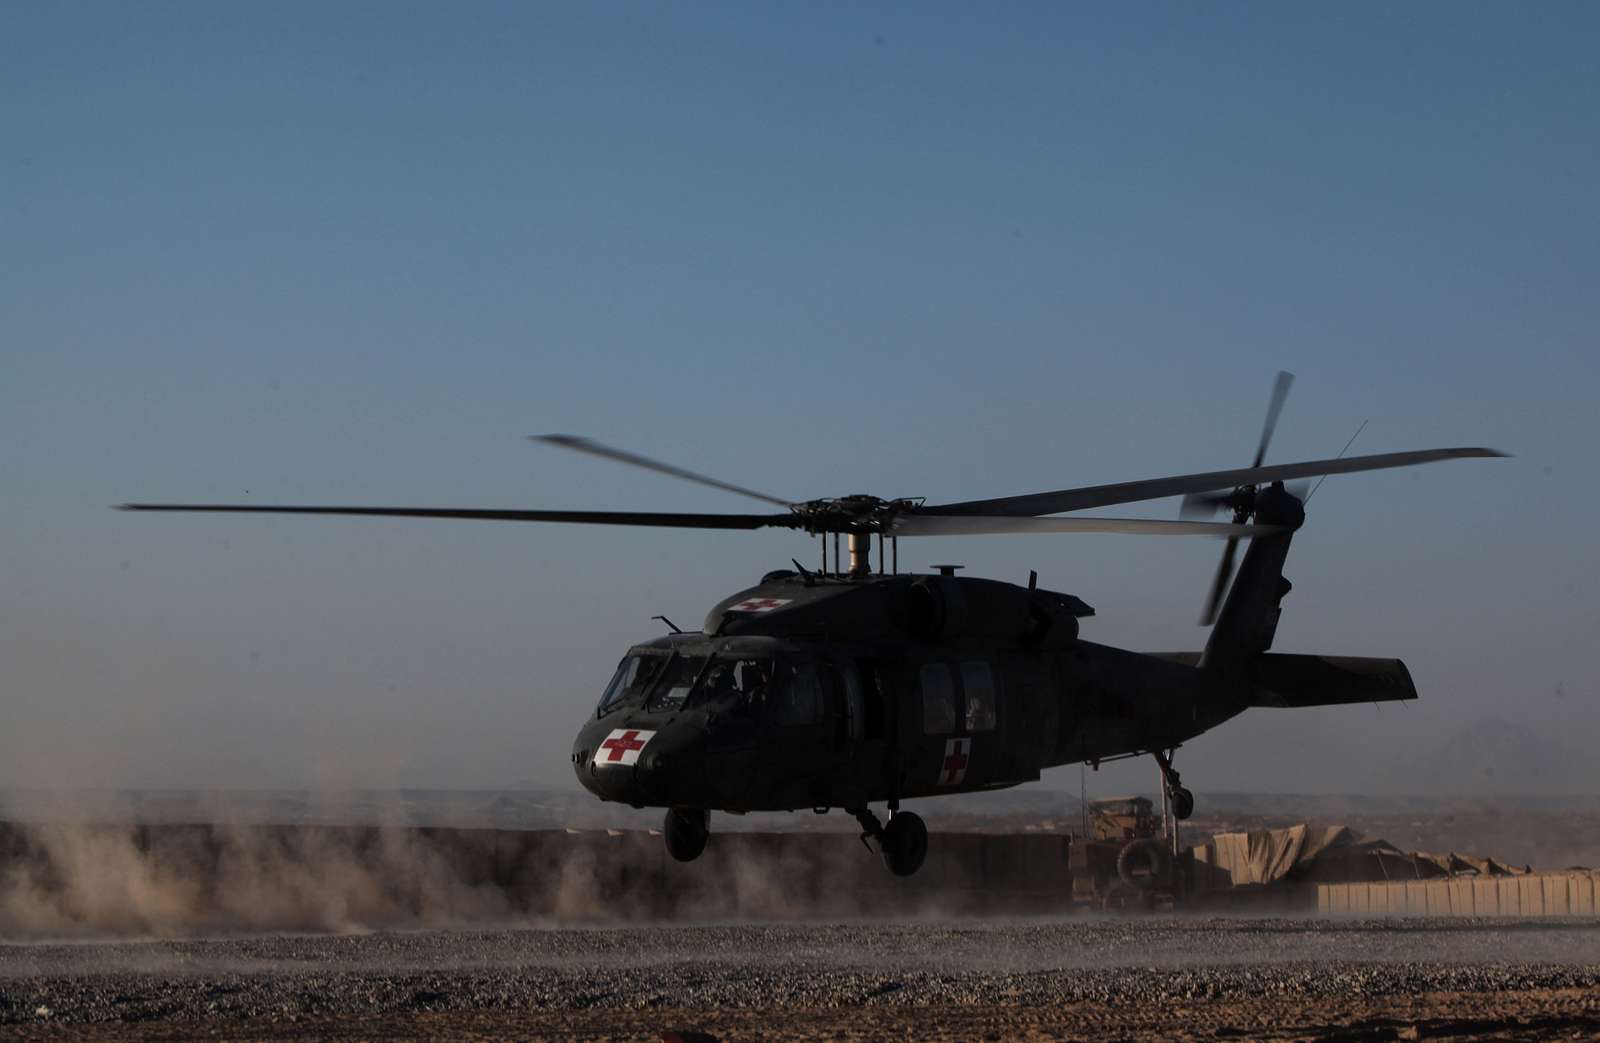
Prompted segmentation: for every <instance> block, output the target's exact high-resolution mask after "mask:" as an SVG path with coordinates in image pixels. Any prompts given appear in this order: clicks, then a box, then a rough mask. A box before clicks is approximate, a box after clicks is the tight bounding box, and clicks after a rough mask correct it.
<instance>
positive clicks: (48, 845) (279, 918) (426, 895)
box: [0, 823, 976, 939]
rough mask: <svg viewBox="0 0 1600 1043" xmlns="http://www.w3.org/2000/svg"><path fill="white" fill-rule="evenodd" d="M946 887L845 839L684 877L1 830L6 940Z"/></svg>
mask: <svg viewBox="0 0 1600 1043" xmlns="http://www.w3.org/2000/svg"><path fill="white" fill-rule="evenodd" d="M936 876H937V873H930V874H928V876H927V877H926V878H925V879H924V880H922V881H919V882H916V883H913V882H910V881H904V880H900V879H898V878H893V877H890V876H889V875H888V874H887V873H886V872H885V870H884V868H883V866H882V864H881V862H880V861H879V860H878V858H877V857H876V856H875V855H872V854H870V853H868V852H866V851H864V850H862V849H861V846H860V845H859V844H858V843H856V841H855V839H854V838H853V837H849V836H835V837H827V838H821V837H817V836H805V835H777V834H728V835H724V836H713V838H712V842H711V844H710V845H709V846H708V848H707V850H706V853H705V854H704V855H703V856H702V857H701V858H700V859H699V860H698V861H696V862H695V863H693V864H692V865H682V864H679V863H676V862H674V861H672V860H671V859H670V858H669V857H668V856H667V855H666V853H665V851H664V850H663V848H662V843H661V838H660V837H659V836H653V835H650V834H647V833H616V832H606V831H587V832H581V833H575V832H569V831H566V830H532V831H516V830H488V829H482V830H471V829H466V830H462V829H429V828H404V827H339V826H266V825H194V826H190V825H127V824H121V825H96V824H84V823H50V824H34V823H0V937H4V938H7V939H48V938H84V937H145V936H148V937H182V936H195V935H205V934H216V933H229V932H260V931H303V932H347V933H348V932H363V931H369V930H376V929H384V928H407V927H416V928H438V927H466V926H490V925H493V926H507V925H514V924H545V925H548V924H560V923H572V924H604V923H608V922H624V921H626V922H630V923H638V922H641V921H685V920H695V921H726V920H736V919H746V920H748V919H758V920H795V919H805V918H817V917H829V918H834V917H855V916H860V915H868V914H879V915H881V914H884V913H894V914H896V915H904V914H916V913H919V912H932V911H936V910H945V909H948V908H949V905H950V901H951V892H950V890H949V889H948V888H946V887H938V886H936V880H935V877H936ZM958 890H959V889H958ZM972 893H976V892H975V891H974V892H972Z"/></svg>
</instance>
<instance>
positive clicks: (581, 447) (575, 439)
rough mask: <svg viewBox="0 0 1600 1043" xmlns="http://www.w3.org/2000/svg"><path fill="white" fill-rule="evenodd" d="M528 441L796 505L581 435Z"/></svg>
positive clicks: (557, 436)
mask: <svg viewBox="0 0 1600 1043" xmlns="http://www.w3.org/2000/svg"><path fill="white" fill-rule="evenodd" d="M528 441H530V442H544V443H545V444H546V445H556V446H560V447H561V448H563V449H574V450H577V451H578V452H580V453H588V454H589V455H590V456H598V457H602V458H604V459H606V460H615V461H616V462H617V463H621V464H631V465H632V466H634V467H642V468H644V469H645V470H646V471H655V472H656V473H658V474H668V475H671V476H672V477H674V478H682V479H683V480H684V481H686V482H696V483H698V484H700V485H709V486H711V488H713V489H721V490H723V491H724V492H730V493H738V494H739V495H740V496H748V497H751V498H752V499H756V500H765V501H766V502H767V503H770V504H775V505H776V506H779V507H788V506H790V505H791V503H792V502H793V501H791V500H780V499H778V497H776V496H768V495H767V494H766V493H758V492H756V491H755V490H754V489H746V488H744V487H743V486H741V485H733V484H731V483H729V482H723V481H718V480H717V479H715V478H709V477H707V476H706V475H703V474H695V473H694V472H693V471H686V470H684V469H683V468H681V467H674V466H673V465H672V464H664V463H662V462H661V461H660V460H652V459H650V458H649V457H648V456H640V455H639V454H638V453H630V452H627V451H625V450H622V449H613V448H611V447H610V446H608V445H601V444H600V443H599V442H594V441H590V440H589V439H587V438H581V437H579V436H578V435H529V436H528Z"/></svg>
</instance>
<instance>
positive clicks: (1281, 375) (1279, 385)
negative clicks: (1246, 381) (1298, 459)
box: [1250, 369, 1294, 467]
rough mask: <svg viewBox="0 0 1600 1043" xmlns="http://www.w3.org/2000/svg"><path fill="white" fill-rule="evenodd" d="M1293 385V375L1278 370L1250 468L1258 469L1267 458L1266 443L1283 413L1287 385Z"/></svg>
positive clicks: (1287, 393)
mask: <svg viewBox="0 0 1600 1043" xmlns="http://www.w3.org/2000/svg"><path fill="white" fill-rule="evenodd" d="M1293 383H1294V374H1293V373H1289V372H1286V371H1284V370H1281V369H1280V370H1278V378H1277V379H1276V380H1274V381H1273V382H1272V399H1271V401H1269V402H1268V403H1267V423H1266V426H1265V427H1263V428H1262V429H1261V444H1260V445H1258V446H1256V458H1255V461H1254V462H1253V463H1251V465H1250V466H1251V467H1260V466H1261V461H1262V460H1264V459H1266V456H1267V443H1268V442H1270V441H1272V432H1273V431H1275V430H1277V427H1278V414H1279V413H1282V412H1283V400H1284V399H1286V398H1288V397H1289V385H1290V384H1293Z"/></svg>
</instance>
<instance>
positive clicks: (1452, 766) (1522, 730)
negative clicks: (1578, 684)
mask: <svg viewBox="0 0 1600 1043" xmlns="http://www.w3.org/2000/svg"><path fill="white" fill-rule="evenodd" d="M1381 782H1382V788H1383V789H1386V790H1388V791H1390V792H1398V793H1456V794H1472V795H1476V796H1488V795H1502V796H1513V795H1521V794H1558V793H1562V794H1570V793H1583V792H1587V793H1595V792H1600V760H1597V759H1596V758H1595V757H1594V756H1593V755H1591V754H1586V753H1582V752H1580V751H1578V750H1575V749H1573V748H1572V747H1570V746H1566V745H1563V744H1562V743H1559V742H1554V741H1552V740H1550V739H1546V738H1544V737H1542V736H1540V735H1537V734H1535V733H1534V732H1533V731H1531V730H1529V729H1528V728H1527V727H1525V726H1523V725H1520V724H1514V723H1512V722H1510V721H1506V720H1502V719H1500V718H1485V719H1483V720H1480V721H1478V722H1477V723H1475V724H1472V725H1470V726H1469V727H1467V728H1464V729H1462V730H1461V731H1459V732H1457V733H1455V734H1454V735H1452V736H1450V737H1449V738H1448V739H1446V740H1445V741H1444V742H1443V743H1442V744H1441V745H1439V746H1438V747H1436V748H1435V749H1434V750H1433V751H1432V752H1430V753H1424V754H1421V755H1419V756H1416V757H1412V758H1408V759H1407V760H1406V761H1405V762H1403V763H1396V764H1394V765H1392V766H1391V767H1389V768H1388V770H1387V771H1385V772H1383V773H1382V778H1381Z"/></svg>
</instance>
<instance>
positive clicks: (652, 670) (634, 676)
mask: <svg viewBox="0 0 1600 1043" xmlns="http://www.w3.org/2000/svg"><path fill="white" fill-rule="evenodd" d="M666 665H667V657H666V656H664V655H631V656H628V657H626V658H625V659H623V660H622V662H621V663H619V664H617V672H616V673H615V674H613V675H612V676H611V683H610V684H608V685H606V690H605V694H603V695H602V696H600V706H599V708H598V709H597V710H596V711H595V712H596V713H600V714H604V713H606V712H608V711H610V710H614V709H616V708H617V707H618V706H621V705H622V704H623V703H626V702H633V701H635V700H637V699H638V698H639V697H640V696H642V695H643V694H644V693H645V692H647V691H649V690H650V686H651V685H652V684H654V683H655V680H656V678H658V677H660V676H661V671H662V668H663V667H665V666H666Z"/></svg>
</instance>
